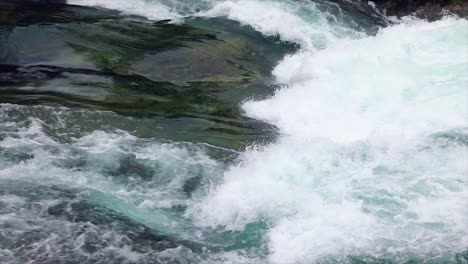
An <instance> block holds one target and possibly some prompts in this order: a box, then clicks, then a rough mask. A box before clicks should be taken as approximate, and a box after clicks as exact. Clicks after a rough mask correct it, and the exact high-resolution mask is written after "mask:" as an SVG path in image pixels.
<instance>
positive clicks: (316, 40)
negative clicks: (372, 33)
mask: <svg viewBox="0 0 468 264" xmlns="http://www.w3.org/2000/svg"><path fill="white" fill-rule="evenodd" d="M303 9H306V11H307V12H305V13H306V14H307V15H299V14H298V13H299V12H301V11H302V12H304V10H303ZM259 10H261V11H259ZM199 15H202V16H207V17H217V16H225V17H227V18H229V19H231V20H235V21H239V22H241V23H242V24H245V25H249V26H251V27H252V28H254V29H255V30H257V31H259V32H261V33H262V34H264V35H267V36H277V37H279V38H280V39H281V40H283V41H289V42H294V43H298V44H300V45H302V46H303V47H305V48H308V49H313V48H314V47H316V46H318V47H324V46H326V44H327V42H329V41H330V39H335V36H334V35H333V30H331V29H330V27H329V25H328V22H327V20H326V19H325V16H324V15H323V14H321V13H320V12H319V11H318V10H316V8H315V5H314V4H313V3H309V4H307V5H306V4H304V3H297V2H292V1H249V0H246V1H243V0H240V1H222V2H220V3H218V4H216V5H214V6H213V8H211V9H210V10H209V11H207V12H203V13H200V14H199Z"/></svg>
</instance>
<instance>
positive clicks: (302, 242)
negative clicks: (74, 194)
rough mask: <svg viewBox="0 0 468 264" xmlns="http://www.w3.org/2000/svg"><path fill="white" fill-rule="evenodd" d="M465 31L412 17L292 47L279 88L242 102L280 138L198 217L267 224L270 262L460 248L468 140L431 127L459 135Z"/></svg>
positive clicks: (443, 253)
mask: <svg viewBox="0 0 468 264" xmlns="http://www.w3.org/2000/svg"><path fill="white" fill-rule="evenodd" d="M466 28H468V23H467V21H466V20H463V19H455V18H447V19H444V20H442V21H438V22H434V23H428V22H424V21H410V22H408V23H406V24H400V25H396V26H393V27H390V28H386V29H383V30H381V31H380V32H379V34H378V35H377V36H375V37H368V38H363V39H360V40H339V41H336V42H334V43H332V44H331V45H330V46H329V47H328V48H326V49H325V50H322V51H318V52H317V51H315V50H314V51H311V50H308V49H307V47H306V48H304V49H303V50H302V51H301V52H299V53H296V54H294V55H291V56H288V57H286V58H285V59H284V60H283V61H282V62H281V63H280V64H279V65H278V66H277V67H276V69H275V70H274V74H275V76H276V77H277V79H278V82H280V83H284V84H286V85H285V87H284V88H283V89H281V90H279V91H278V92H277V93H276V94H275V95H274V96H273V97H272V98H270V99H267V100H263V101H249V102H246V103H244V104H243V109H244V110H245V111H246V113H247V114H248V115H249V116H251V117H254V118H258V119H263V120H266V121H268V122H271V123H273V124H275V125H277V126H278V127H279V128H280V130H281V131H282V132H283V136H282V137H281V138H280V139H279V140H278V142H277V143H275V144H273V145H270V146H266V147H263V148H260V149H253V150H251V151H247V152H245V153H244V154H243V155H242V160H241V161H240V164H239V165H236V166H233V167H231V168H230V169H229V170H228V171H227V172H226V173H225V176H224V183H223V184H221V185H220V186H219V187H218V189H217V190H216V191H215V192H213V193H211V194H210V195H209V196H207V197H206V199H205V200H204V201H203V202H201V203H200V204H198V207H195V209H194V211H193V217H194V219H195V221H197V223H198V224H199V225H201V226H211V227H217V226H223V227H224V228H226V229H230V230H242V229H243V228H244V227H245V226H246V225H247V224H249V223H255V222H259V221H266V222H268V223H269V225H270V229H269V232H268V240H269V249H270V251H271V254H270V255H269V261H270V262H272V263H311V262H315V261H321V260H326V259H327V258H329V257H330V256H333V257H334V258H339V256H341V257H343V258H346V257H345V256H347V255H370V256H372V257H384V256H388V255H390V256H393V258H398V259H400V260H402V261H404V260H408V259H409V258H411V256H417V257H421V258H423V259H428V258H434V259H439V260H441V261H442V260H443V259H444V258H447V256H448V258H449V259H450V256H451V254H453V253H454V252H461V251H463V250H465V249H466V248H467V246H468V240H467V237H468V233H467V231H466V230H468V229H467V228H468V226H467V224H466V223H468V209H467V208H468V203H467V202H466V201H468V182H467V181H466V175H467V173H468V168H467V164H466V157H467V149H466V146H465V145H464V144H463V141H461V142H460V141H456V140H455V141H451V140H448V139H447V138H450V136H449V137H447V138H444V139H440V138H437V137H436V139H434V133H439V132H443V133H446V134H447V135H450V134H451V133H461V134H462V135H463V137H466V134H465V132H463V131H465V130H464V128H466V127H467V125H468V122H467V119H466V117H467V116H468V112H467V110H468V109H467V107H466V106H467V98H468V94H467V92H468V91H467V90H466V87H467V84H468V82H467V76H466V72H468V65H467V61H468V54H467V52H468V51H467V50H466V47H467V46H468V43H467V42H468V41H467V38H465V37H466V34H464V33H463V32H465V31H466ZM457 131H458V132H457ZM442 208H443V210H442ZM441 210H442V211H441ZM445 260H447V259H445Z"/></svg>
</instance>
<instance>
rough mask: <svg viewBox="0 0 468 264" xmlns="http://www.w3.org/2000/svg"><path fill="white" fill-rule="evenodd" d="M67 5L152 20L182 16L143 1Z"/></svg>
mask: <svg viewBox="0 0 468 264" xmlns="http://www.w3.org/2000/svg"><path fill="white" fill-rule="evenodd" d="M67 3H68V4H72V5H81V6H99V7H104V8H108V9H115V10H120V11H122V12H123V13H125V14H129V15H139V16H144V17H147V18H149V19H153V20H166V19H173V20H176V21H177V20H178V19H181V18H182V16H181V15H180V14H178V13H177V12H176V11H172V10H171V8H170V7H168V6H166V5H164V4H162V3H160V2H159V1H145V0H112V1H109V0H68V1H67Z"/></svg>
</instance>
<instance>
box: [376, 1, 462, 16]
mask: <svg viewBox="0 0 468 264" xmlns="http://www.w3.org/2000/svg"><path fill="white" fill-rule="evenodd" d="M373 2H374V3H375V4H376V7H377V8H378V9H379V10H380V11H381V12H382V13H383V14H384V15H387V16H396V17H403V16H407V15H414V16H416V17H419V18H423V19H427V20H429V21H434V20H437V19H440V18H442V17H443V16H444V15H445V14H454V15H457V16H459V17H465V18H466V17H468V1H466V0H375V1H373Z"/></svg>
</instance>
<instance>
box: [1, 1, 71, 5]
mask: <svg viewBox="0 0 468 264" xmlns="http://www.w3.org/2000/svg"><path fill="white" fill-rule="evenodd" d="M2 2H3V1H2ZM9 2H11V4H16V5H57V4H59V5H63V4H66V3H67V1H66V0H14V1H9Z"/></svg>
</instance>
